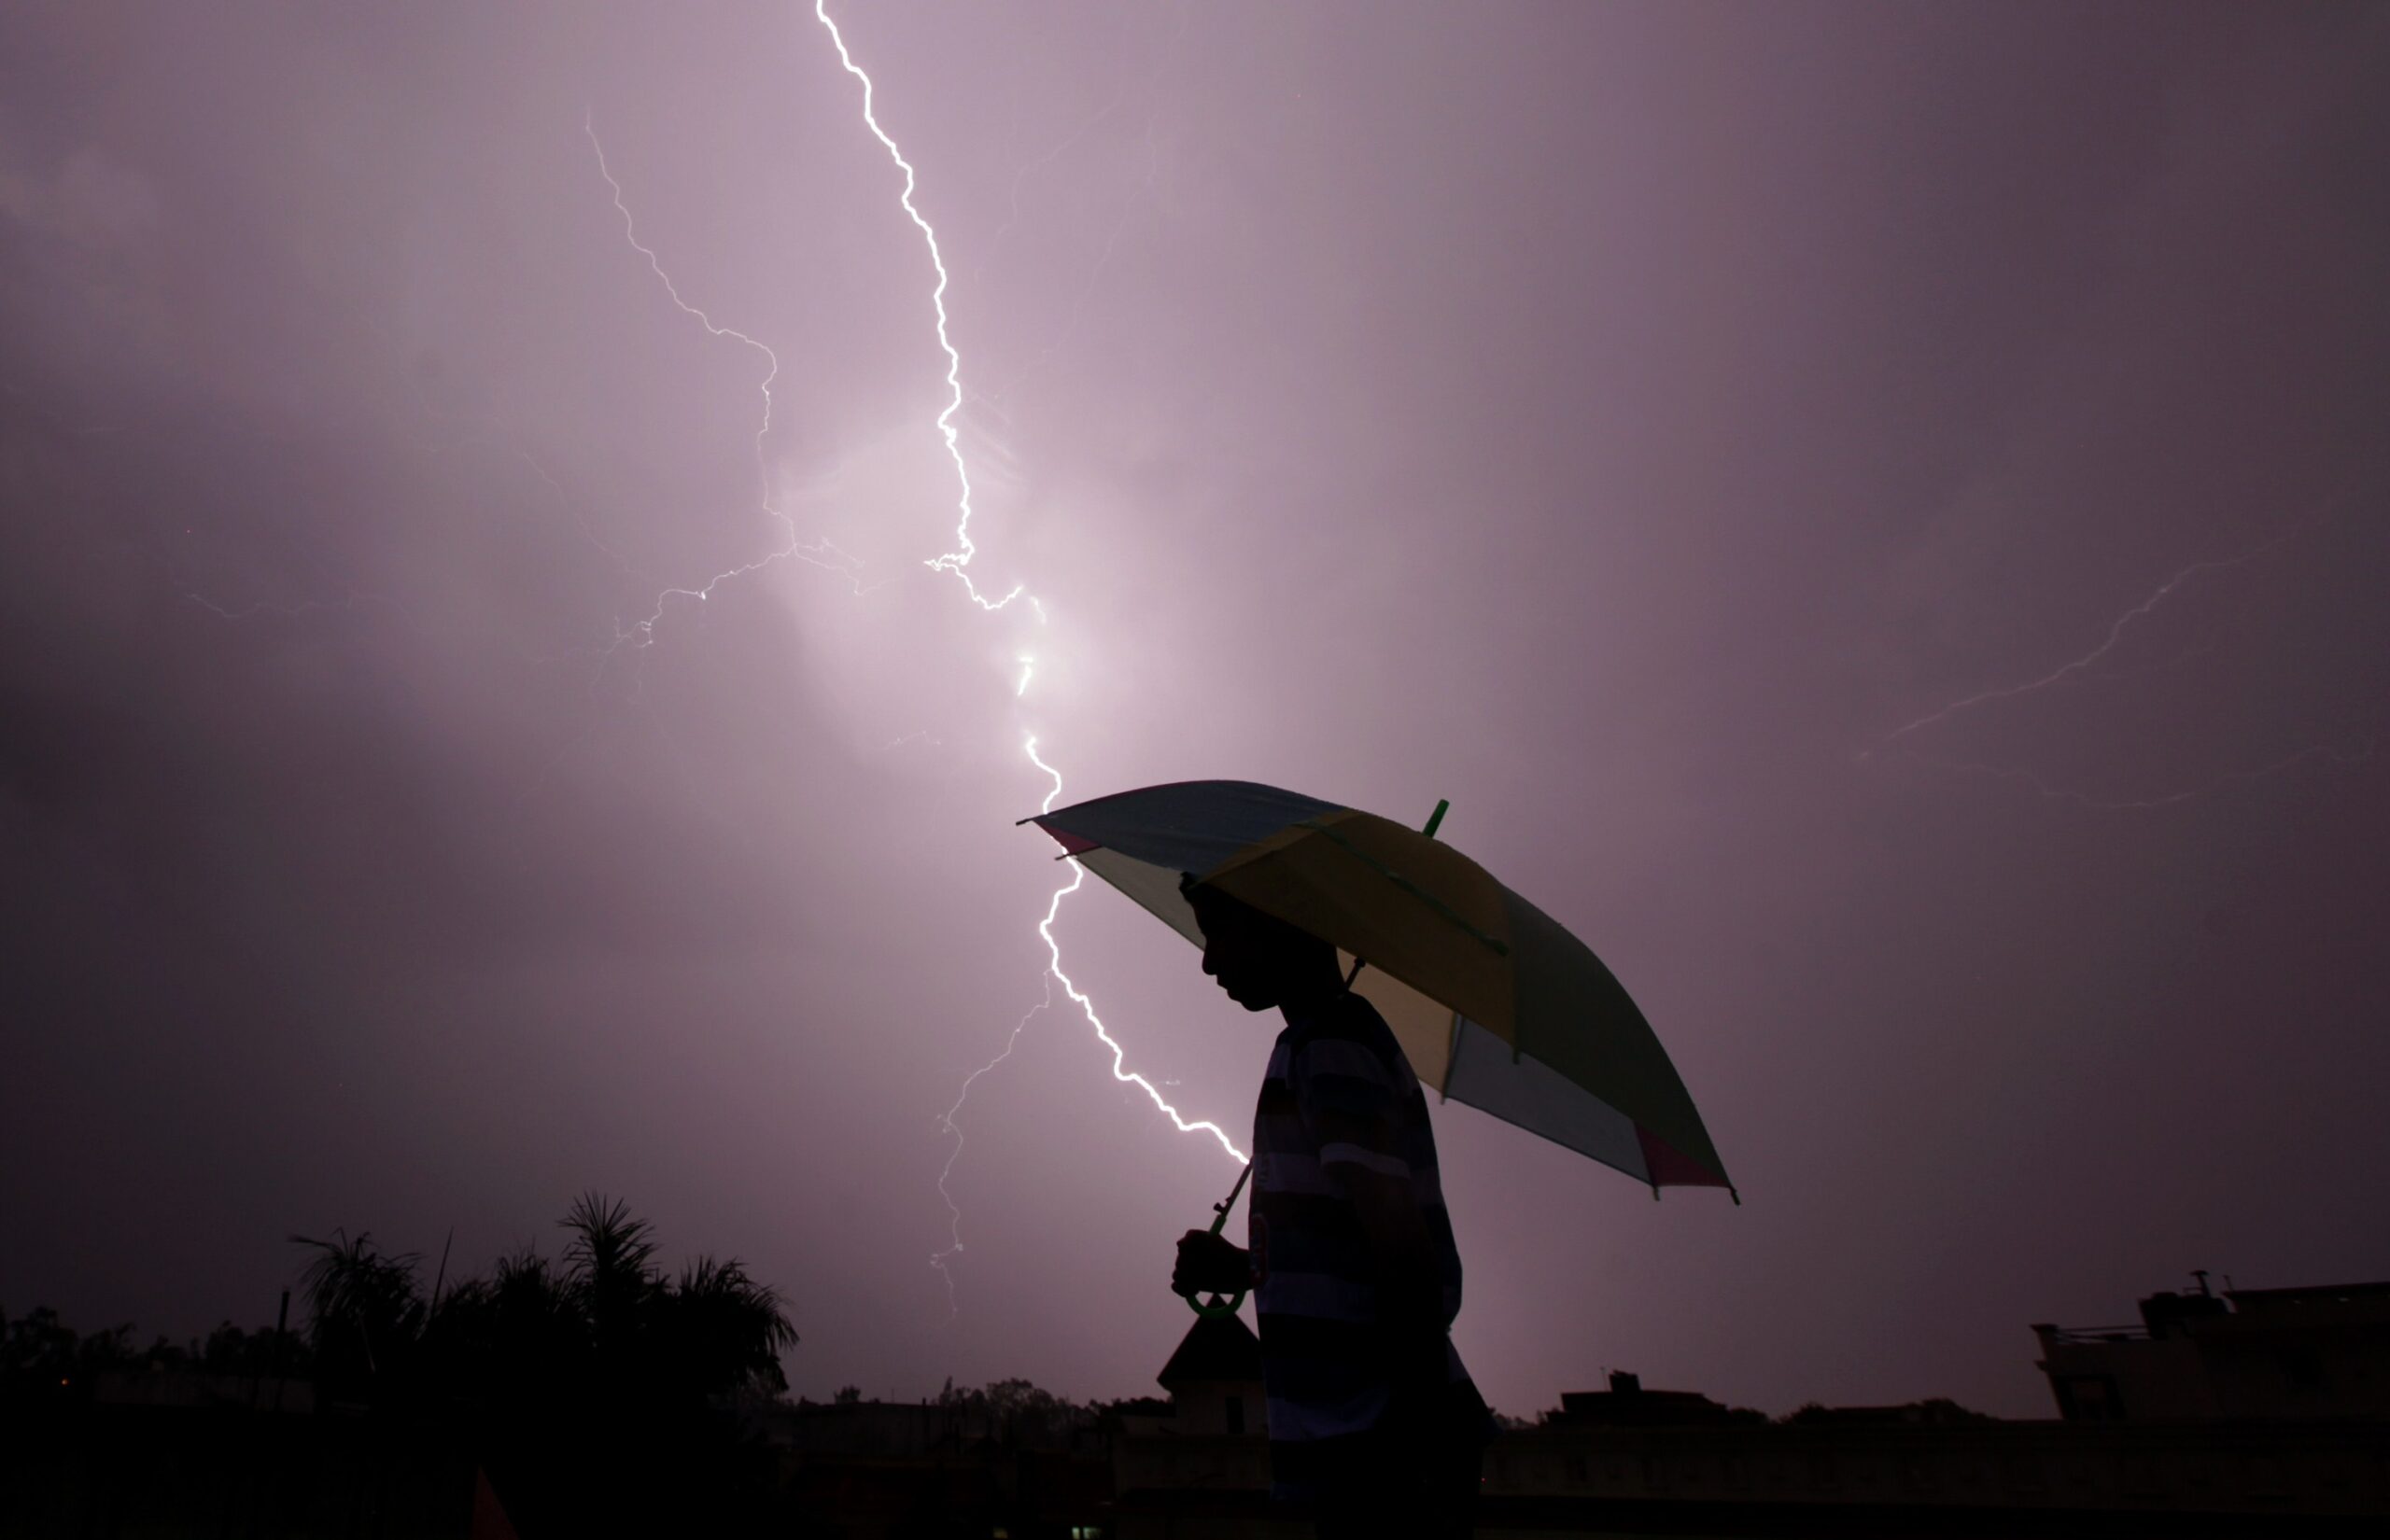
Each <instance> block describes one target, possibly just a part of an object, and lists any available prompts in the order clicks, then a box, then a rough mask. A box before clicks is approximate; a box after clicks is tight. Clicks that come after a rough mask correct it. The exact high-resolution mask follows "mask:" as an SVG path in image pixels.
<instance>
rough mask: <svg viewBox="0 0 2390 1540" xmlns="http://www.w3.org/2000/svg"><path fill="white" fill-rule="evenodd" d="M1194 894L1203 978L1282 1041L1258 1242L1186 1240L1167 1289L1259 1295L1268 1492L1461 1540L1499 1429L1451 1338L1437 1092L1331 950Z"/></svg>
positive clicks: (1256, 1172)
mask: <svg viewBox="0 0 2390 1540" xmlns="http://www.w3.org/2000/svg"><path fill="white" fill-rule="evenodd" d="M1180 887H1181V890H1182V891H1184V892H1185V893H1186V894H1187V896H1188V902H1190V903H1192V904H1193V905H1194V908H1195V917H1196V920H1197V922H1198V923H1199V924H1200V925H1201V926H1202V931H1203V972H1204V973H1209V974H1210V975H1211V976H1212V977H1213V978H1215V979H1217V980H1218V981H1219V985H1220V987H1221V988H1222V989H1224V990H1226V991H1227V992H1228V995H1229V998H1230V999H1231V1000H1233V1001H1236V1002H1237V1003H1238V1004H1240V1005H1242V1006H1244V1008H1245V1009H1246V1010H1248V1011H1265V1010H1269V1009H1270V1008H1272V1007H1273V1006H1274V1007H1276V1008H1277V1010H1278V1011H1279V1012H1280V1014H1281V1015H1284V1016H1285V1017H1286V1030H1285V1031H1283V1032H1281V1033H1279V1034H1278V1042H1277V1045H1276V1047H1275V1048H1273V1049H1272V1052H1271V1055H1270V1069H1269V1072H1268V1074H1267V1075H1266V1076H1265V1077H1264V1079H1263V1080H1262V1083H1261V1100H1260V1104H1259V1105H1258V1107H1257V1108H1256V1109H1255V1110H1254V1117H1253V1156H1254V1161H1253V1186H1252V1197H1251V1199H1250V1207H1249V1209H1248V1211H1247V1217H1248V1231H1247V1239H1248V1242H1249V1245H1248V1247H1246V1248H1239V1247H1237V1246H1235V1245H1233V1244H1231V1243H1230V1241H1228V1240H1226V1239H1222V1238H1220V1237H1218V1236H1216V1235H1212V1234H1209V1233H1207V1232H1205V1231H1202V1230H1189V1231H1188V1233H1187V1235H1186V1237H1185V1238H1184V1239H1181V1240H1180V1241H1179V1243H1178V1266H1177V1269H1176V1270H1175V1271H1174V1273H1173V1274H1172V1278H1171V1286H1172V1287H1173V1288H1174V1289H1175V1290H1177V1291H1178V1292H1179V1293H1181V1294H1188V1293H1207V1292H1216V1293H1233V1292H1235V1291H1236V1290H1239V1289H1244V1288H1248V1287H1249V1288H1251V1289H1252V1291H1253V1295H1254V1305H1255V1309H1256V1313H1257V1314H1258V1316H1259V1318H1260V1323H1261V1334H1260V1335H1261V1378H1262V1384H1263V1388H1264V1390H1265V1392H1266V1393H1267V1396H1268V1417H1269V1423H1270V1463H1271V1474H1272V1496H1273V1497H1275V1498H1277V1499H1279V1500H1281V1501H1285V1502H1289V1503H1294V1504H1300V1505H1304V1506H1307V1507H1309V1508H1310V1509H1311V1510H1312V1511H1313V1512H1314V1513H1315V1515H1316V1517H1317V1520H1318V1525H1319V1533H1321V1534H1322V1535H1324V1536H1329V1535H1346V1534H1353V1535H1361V1534H1370V1535H1381V1534H1466V1533H1469V1510H1470V1507H1471V1505H1472V1504H1473V1503H1474V1500H1475V1498H1476V1494H1477V1485H1478V1479H1479V1477H1478V1465H1479V1462H1480V1459H1481V1457H1482V1453H1483V1446H1484V1442H1485V1439H1486V1437H1487V1435H1488V1433H1489V1431H1490V1429H1489V1424H1490V1419H1489V1417H1488V1416H1487V1413H1486V1410H1485V1404H1484V1402H1483V1400H1481V1399H1479V1397H1478V1394H1477V1388H1476V1387H1475V1386H1474V1385H1473V1384H1471V1383H1470V1381H1469V1374H1468V1371H1467V1370H1465V1369H1464V1368H1462V1367H1461V1362H1460V1358H1459V1356H1458V1355H1457V1354H1456V1353H1455V1352H1454V1351H1453V1349H1452V1344H1451V1342H1450V1340H1449V1339H1448V1337H1447V1333H1448V1331H1449V1329H1450V1327H1451V1325H1452V1321H1453V1317H1454V1316H1455V1314H1457V1313H1458V1311H1459V1309H1460V1253H1458V1251H1457V1250H1456V1249H1455V1247H1454V1245H1453V1230H1452V1222H1451V1220H1450V1218H1449V1217H1448V1216H1447V1215H1446V1213H1445V1211H1444V1199H1443V1193H1442V1189H1441V1183H1440V1182H1439V1180H1438V1176H1437V1170H1436V1141H1435V1137H1434V1135H1433V1134H1432V1133H1431V1132H1430V1131H1429V1129H1428V1127H1427V1098H1426V1097H1425V1096H1423V1095H1422V1094H1421V1093H1420V1089H1419V1082H1418V1079H1417V1077H1416V1076H1414V1075H1413V1073H1412V1071H1411V1064H1410V1061H1409V1060H1408V1059H1406V1058H1405V1057H1403V1054H1402V1048H1401V1045H1400V1044H1399V1043H1396V1042H1395V1039H1394V1034H1393V1033H1392V1032H1390V1031H1388V1030H1387V1029H1386V1025H1385V1019H1384V1018H1383V1017H1381V1016H1380V1015H1378V1013H1377V1010H1376V1008H1375V1007H1373V1006H1371V1004H1370V1002H1369V1001H1366V1000H1363V999H1362V998H1361V997H1360V996H1358V995H1357V994H1354V993H1352V992H1351V991H1350V990H1349V989H1347V988H1346V987H1345V982H1344V977H1343V973H1342V972H1341V971H1340V970H1339V968H1338V966H1337V960H1336V951H1335V948H1334V947H1332V946H1330V945H1328V944H1327V943H1326V942H1323V941H1321V940H1319V939H1318V938H1317V937H1315V936H1313V935H1310V934H1307V933H1306V932H1304V931H1298V930H1296V929H1295V928H1294V927H1292V926H1289V925H1287V924H1286V923H1285V922H1284V921H1281V920H1278V919H1276V918H1273V917H1271V916H1269V915H1265V914H1263V913H1261V912H1260V911H1259V910H1258V909H1255V908H1253V907H1252V906H1251V905H1249V904H1246V903H1243V902H1241V901H1239V900H1237V899H1234V898H1231V897H1230V896H1229V895H1227V894H1225V893H1221V892H1219V891H1217V890H1216V889H1209V888H1205V887H1203V886H1202V885H1200V884H1198V883H1196V882H1195V881H1194V879H1193V878H1192V877H1191V876H1190V877H1188V878H1186V879H1184V880H1183V881H1182V882H1181V884H1180Z"/></svg>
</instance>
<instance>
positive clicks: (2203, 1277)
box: [2191, 1267, 2231, 1299]
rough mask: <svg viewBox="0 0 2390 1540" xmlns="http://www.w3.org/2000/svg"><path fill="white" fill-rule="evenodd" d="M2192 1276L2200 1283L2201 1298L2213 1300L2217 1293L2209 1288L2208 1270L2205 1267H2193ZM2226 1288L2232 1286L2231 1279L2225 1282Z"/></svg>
mask: <svg viewBox="0 0 2390 1540" xmlns="http://www.w3.org/2000/svg"><path fill="white" fill-rule="evenodd" d="M2191 1276H2192V1277H2193V1278H2196V1279H2198V1280H2199V1281H2200V1298H2201V1299H2213V1298H2214V1297H2215V1291H2214V1289H2211V1288H2209V1287H2208V1286H2207V1269H2206V1268H2205V1267H2193V1268H2192V1269H2191ZM2225 1286H2226V1287H2227V1288H2229V1287H2230V1286H2231V1281H2230V1280H2229V1279H2227V1280H2226V1281H2225Z"/></svg>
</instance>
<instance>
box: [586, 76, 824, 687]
mask: <svg viewBox="0 0 2390 1540" xmlns="http://www.w3.org/2000/svg"><path fill="white" fill-rule="evenodd" d="M581 129H582V132H583V133H586V134H587V135H588V136H589V147H590V148H591V149H593V150H595V151H596V152H597V155H598V175H600V176H603V177H604V178H606V186H607V188H608V189H611V190H612V193H613V195H614V212H616V213H617V214H620V215H621V216H622V217H623V238H624V239H625V240H626V241H628V242H629V243H630V246H631V249H632V250H633V251H636V252H638V253H639V254H640V256H641V257H644V258H646V259H647V265H648V267H649V269H650V270H651V271H652V272H654V274H655V276H656V278H657V280H658V281H660V282H661V283H662V284H663V285H664V292H665V293H666V294H667V295H668V296H669V297H670V299H671V301H672V302H673V304H675V305H676V306H678V307H679V308H680V310H681V312H682V314H683V315H689V316H692V317H694V318H695V319H696V323H697V324H698V325H699V326H701V327H704V328H705V329H706V331H707V332H708V333H709V334H710V335H711V336H715V337H724V338H728V339H729V340H730V341H732V342H735V343H738V344H739V345H741V346H742V347H747V348H752V349H753V350H754V351H755V352H756V353H758V354H760V355H762V356H763V359H764V366H765V367H764V377H763V379H762V380H761V381H760V382H759V383H758V384H757V385H756V387H755V388H756V391H757V393H758V394H760V395H761V396H762V397H763V398H764V416H763V422H762V424H761V425H760V426H759V427H756V429H755V476H756V483H757V486H758V489H759V491H758V496H759V497H760V498H761V502H760V504H759V506H760V507H761V508H762V510H763V511H764V513H765V514H766V516H767V517H769V518H770V519H772V520H773V521H774V522H776V523H777V524H779V525H780V531H781V533H782V535H783V536H784V537H785V539H784V540H783V541H782V543H781V544H780V546H779V547H777V548H776V549H774V550H771V551H768V552H766V553H764V554H763V555H761V556H758V557H756V558H754V559H753V560H752V561H746V562H740V563H738V564H737V565H736V566H733V567H725V568H724V569H723V570H722V571H720V572H717V573H715V574H714V575H713V576H712V577H710V578H708V579H707V580H706V581H704V582H702V583H699V584H698V585H697V586H696V587H694V588H686V587H675V588H667V589H665V590H663V591H662V592H661V593H659V594H657V595H656V596H655V606H654V609H651V610H650V611H649V612H648V614H647V618H646V619H644V620H641V621H638V622H635V623H632V624H630V625H628V626H625V625H622V624H621V623H619V622H618V623H616V626H615V633H614V645H615V646H616V647H621V646H623V645H625V644H626V643H628V644H630V645H632V646H635V647H646V646H648V645H650V644H651V643H653V642H654V639H655V626H656V623H657V622H659V621H661V620H662V619H663V618H664V610H665V607H666V606H667V605H668V604H670V603H671V601H673V600H674V599H696V600H698V601H700V602H702V601H704V600H706V599H709V598H711V597H712V596H713V591H714V590H715V589H716V588H718V587H720V586H721V585H722V584H724V583H725V582H728V581H731V580H732V579H734V578H742V577H745V576H747V575H748V574H750V573H753V572H760V571H762V570H763V569H764V568H766V567H770V566H771V565H772V564H774V563H775V562H778V561H780V560H782V559H784V558H786V557H791V556H794V557H795V558H796V559H797V560H798V561H802V562H810V563H812V564H813V565H814V566H816V567H827V568H829V569H830V570H832V571H834V572H837V573H840V574H841V575H843V576H844V577H845V578H846V579H847V581H848V582H849V583H850V584H851V585H855V586H857V587H858V588H859V587H860V584H858V583H857V582H856V579H855V575H854V567H855V563H854V561H853V559H852V558H851V557H850V556H848V555H846V553H843V552H841V551H839V550H838V549H837V547H836V546H833V545H832V544H830V543H829V542H828V541H827V540H815V541H811V542H809V543H808V542H806V541H803V540H800V539H797V535H796V523H795V521H794V520H793V519H791V518H790V517H789V516H788V514H787V513H786V512H785V511H782V510H781V508H780V505H779V504H778V503H777V502H776V501H775V500H774V499H773V497H772V476H771V465H770V462H769V460H768V459H767V458H766V453H765V447H764V446H765V442H766V441H767V440H768V439H770V437H771V435H772V383H773V382H774V381H776V380H778V379H779V378H780V355H778V354H776V353H774V352H773V351H772V350H771V347H770V346H769V345H768V344H766V343H763V342H761V341H759V340H757V339H756V338H754V337H752V336H749V335H748V334H747V333H746V332H744V331H741V330H739V329H738V328H737V327H727V326H722V325H720V324H718V323H717V322H716V321H715V320H714V318H713V317H712V316H710V315H707V314H706V313H705V312H704V311H703V310H701V309H699V308H698V307H697V306H696V305H693V304H691V303H689V301H686V300H684V299H682V298H681V288H680V286H679V285H677V284H675V283H674V282H673V281H672V274H670V273H667V272H665V271H664V261H663V259H661V258H659V257H658V256H656V254H655V251H654V248H653V247H651V246H649V245H647V244H646V243H644V242H642V241H641V240H640V238H639V225H638V223H637V221H635V220H634V219H633V218H632V217H631V211H630V205H629V204H628V203H625V202H624V201H623V185H622V183H620V182H618V181H616V180H615V179H614V173H613V171H612V168H611V167H609V166H608V165H607V164H606V147H605V146H604V145H603V144H601V143H599V142H598V127H597V122H596V118H595V115H594V114H585V115H583V119H582V122H581Z"/></svg>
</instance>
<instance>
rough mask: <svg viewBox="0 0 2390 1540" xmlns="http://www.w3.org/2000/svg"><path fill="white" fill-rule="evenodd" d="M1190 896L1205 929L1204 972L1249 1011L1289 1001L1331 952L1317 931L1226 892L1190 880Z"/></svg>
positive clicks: (1200, 922)
mask: <svg viewBox="0 0 2390 1540" xmlns="http://www.w3.org/2000/svg"><path fill="white" fill-rule="evenodd" d="M1187 896H1188V902H1189V903H1192V904H1193V906H1194V909H1195V923H1196V924H1197V925H1198V926H1200V927H1202V931H1203V972H1204V973H1207V974H1209V975H1210V976H1211V977H1213V978H1214V979H1216V980H1218V981H1219V986H1220V988H1221V989H1222V990H1223V991H1224V992H1225V993H1226V994H1227V995H1228V997H1229V998H1230V1000H1232V1001H1236V1002H1237V1003H1238V1004H1239V1005H1242V1006H1244V1008H1245V1009H1246V1010H1248V1011H1267V1010H1269V1009H1271V1008H1272V1007H1273V1006H1278V1005H1283V1004H1285V1003H1286V1001H1287V1000H1288V998H1289V997H1290V996H1292V995H1294V994H1295V993H1297V992H1298V991H1299V989H1300V987H1301V986H1302V984H1303V983H1305V982H1307V981H1308V979H1309V978H1310V976H1311V975H1313V974H1315V973H1317V971H1318V969H1319V967H1320V964H1321V960H1322V959H1323V957H1327V956H1328V954H1327V953H1326V952H1325V948H1324V944H1323V943H1321V942H1320V941H1319V940H1318V939H1317V938H1316V937H1314V936H1311V935H1307V934H1305V933H1304V932H1303V931H1298V930H1296V929H1295V928H1294V927H1293V926H1290V925H1288V924H1286V922H1285V921H1283V920H1278V919H1273V918H1272V917H1270V916H1268V915H1265V914H1263V913H1262V912H1261V911H1260V910H1258V909H1256V908H1254V907H1253V906H1251V905H1250V904H1247V903H1243V902H1241V901H1239V900H1237V899H1233V898H1230V897H1229V896H1228V895H1227V894H1225V893H1221V892H1216V891H1215V890H1212V889H1205V888H1199V887H1192V886H1190V887H1188V889H1187ZM1328 965H1329V968H1330V969H1331V970H1332V969H1333V967H1334V961H1333V959H1332V957H1331V958H1329V961H1328Z"/></svg>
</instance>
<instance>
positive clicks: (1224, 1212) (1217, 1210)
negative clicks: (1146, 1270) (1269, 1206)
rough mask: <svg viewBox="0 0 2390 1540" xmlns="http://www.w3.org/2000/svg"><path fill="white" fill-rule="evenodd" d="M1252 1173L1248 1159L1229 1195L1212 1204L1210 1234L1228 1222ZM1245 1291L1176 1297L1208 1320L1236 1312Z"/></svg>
mask: <svg viewBox="0 0 2390 1540" xmlns="http://www.w3.org/2000/svg"><path fill="white" fill-rule="evenodd" d="M1252 1175H1253V1163H1252V1162H1251V1161H1249V1160H1248V1161H1246V1162H1245V1165H1244V1169H1243V1170H1241V1171H1239V1172H1237V1173H1236V1185H1235V1186H1233V1187H1230V1189H1229V1196H1228V1197H1224V1198H1222V1199H1220V1200H1219V1201H1218V1202H1217V1203H1215V1204H1213V1205H1212V1234H1214V1235H1217V1234H1219V1233H1220V1226H1221V1225H1226V1224H1227V1223H1228V1222H1229V1211H1230V1209H1233V1208H1235V1207H1236V1195H1237V1194H1239V1193H1241V1192H1243V1191H1244V1183H1245V1179H1246V1178H1248V1177H1250V1176H1252ZM1245 1293H1246V1291H1245V1290H1243V1289H1239V1290H1237V1292H1236V1293H1234V1294H1232V1295H1227V1294H1216V1295H1211V1296H1210V1297H1208V1298H1203V1299H1198V1298H1197V1297H1196V1296H1195V1295H1192V1294H1182V1295H1179V1296H1178V1297H1179V1298H1181V1299H1184V1300H1185V1301H1187V1308H1188V1309H1191V1310H1193V1311H1194V1312H1195V1313H1196V1314H1197V1315H1200V1316H1202V1317H1204V1318H1205V1319H1207V1320H1208V1319H1210V1318H1211V1317H1214V1316H1221V1315H1234V1314H1236V1312H1237V1311H1238V1310H1239V1309H1241V1308H1243V1306H1244V1296H1245Z"/></svg>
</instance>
